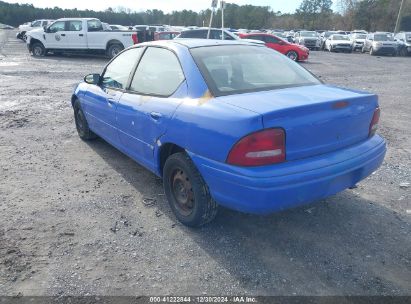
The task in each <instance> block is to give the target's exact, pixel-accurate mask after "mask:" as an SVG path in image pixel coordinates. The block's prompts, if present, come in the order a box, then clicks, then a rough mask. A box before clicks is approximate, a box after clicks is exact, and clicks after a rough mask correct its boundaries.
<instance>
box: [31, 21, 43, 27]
mask: <svg viewBox="0 0 411 304" xmlns="http://www.w3.org/2000/svg"><path fill="white" fill-rule="evenodd" d="M40 25H41V21H36V22H33V23H32V24H31V26H32V27H39V26H40Z"/></svg>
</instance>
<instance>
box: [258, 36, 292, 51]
mask: <svg viewBox="0 0 411 304" xmlns="http://www.w3.org/2000/svg"><path fill="white" fill-rule="evenodd" d="M264 38H265V45H266V46H268V47H269V48H272V49H274V50H276V51H278V52H280V53H282V54H285V53H286V52H287V50H286V49H285V47H286V45H285V43H282V42H281V41H280V40H279V39H277V38H275V37H273V36H268V35H265V36H264Z"/></svg>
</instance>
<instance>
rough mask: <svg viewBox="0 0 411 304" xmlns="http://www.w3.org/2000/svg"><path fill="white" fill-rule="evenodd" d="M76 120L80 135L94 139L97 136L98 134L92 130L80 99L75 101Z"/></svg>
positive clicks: (84, 138) (82, 137)
mask: <svg viewBox="0 0 411 304" xmlns="http://www.w3.org/2000/svg"><path fill="white" fill-rule="evenodd" d="M74 121H75V122H76V129H77V133H78V136H79V137H80V138H81V139H82V140H92V139H95V138H96V137H97V136H96V134H94V133H93V132H92V131H91V130H90V128H89V126H88V123H87V120H86V117H85V116H84V112H83V110H82V109H81V106H80V102H79V101H78V100H76V101H75V103H74Z"/></svg>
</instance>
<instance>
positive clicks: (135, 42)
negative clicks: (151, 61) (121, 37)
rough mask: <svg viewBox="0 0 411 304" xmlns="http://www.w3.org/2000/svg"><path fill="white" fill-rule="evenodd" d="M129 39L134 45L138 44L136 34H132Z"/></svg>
mask: <svg viewBox="0 0 411 304" xmlns="http://www.w3.org/2000/svg"><path fill="white" fill-rule="evenodd" d="M131 38H132V39H133V42H134V44H137V43H138V38H137V34H136V33H134V34H132V35H131Z"/></svg>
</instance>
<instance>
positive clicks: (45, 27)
mask: <svg viewBox="0 0 411 304" xmlns="http://www.w3.org/2000/svg"><path fill="white" fill-rule="evenodd" d="M43 30H44V32H45V33H48V32H49V31H48V27H47V25H44V26H43Z"/></svg>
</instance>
